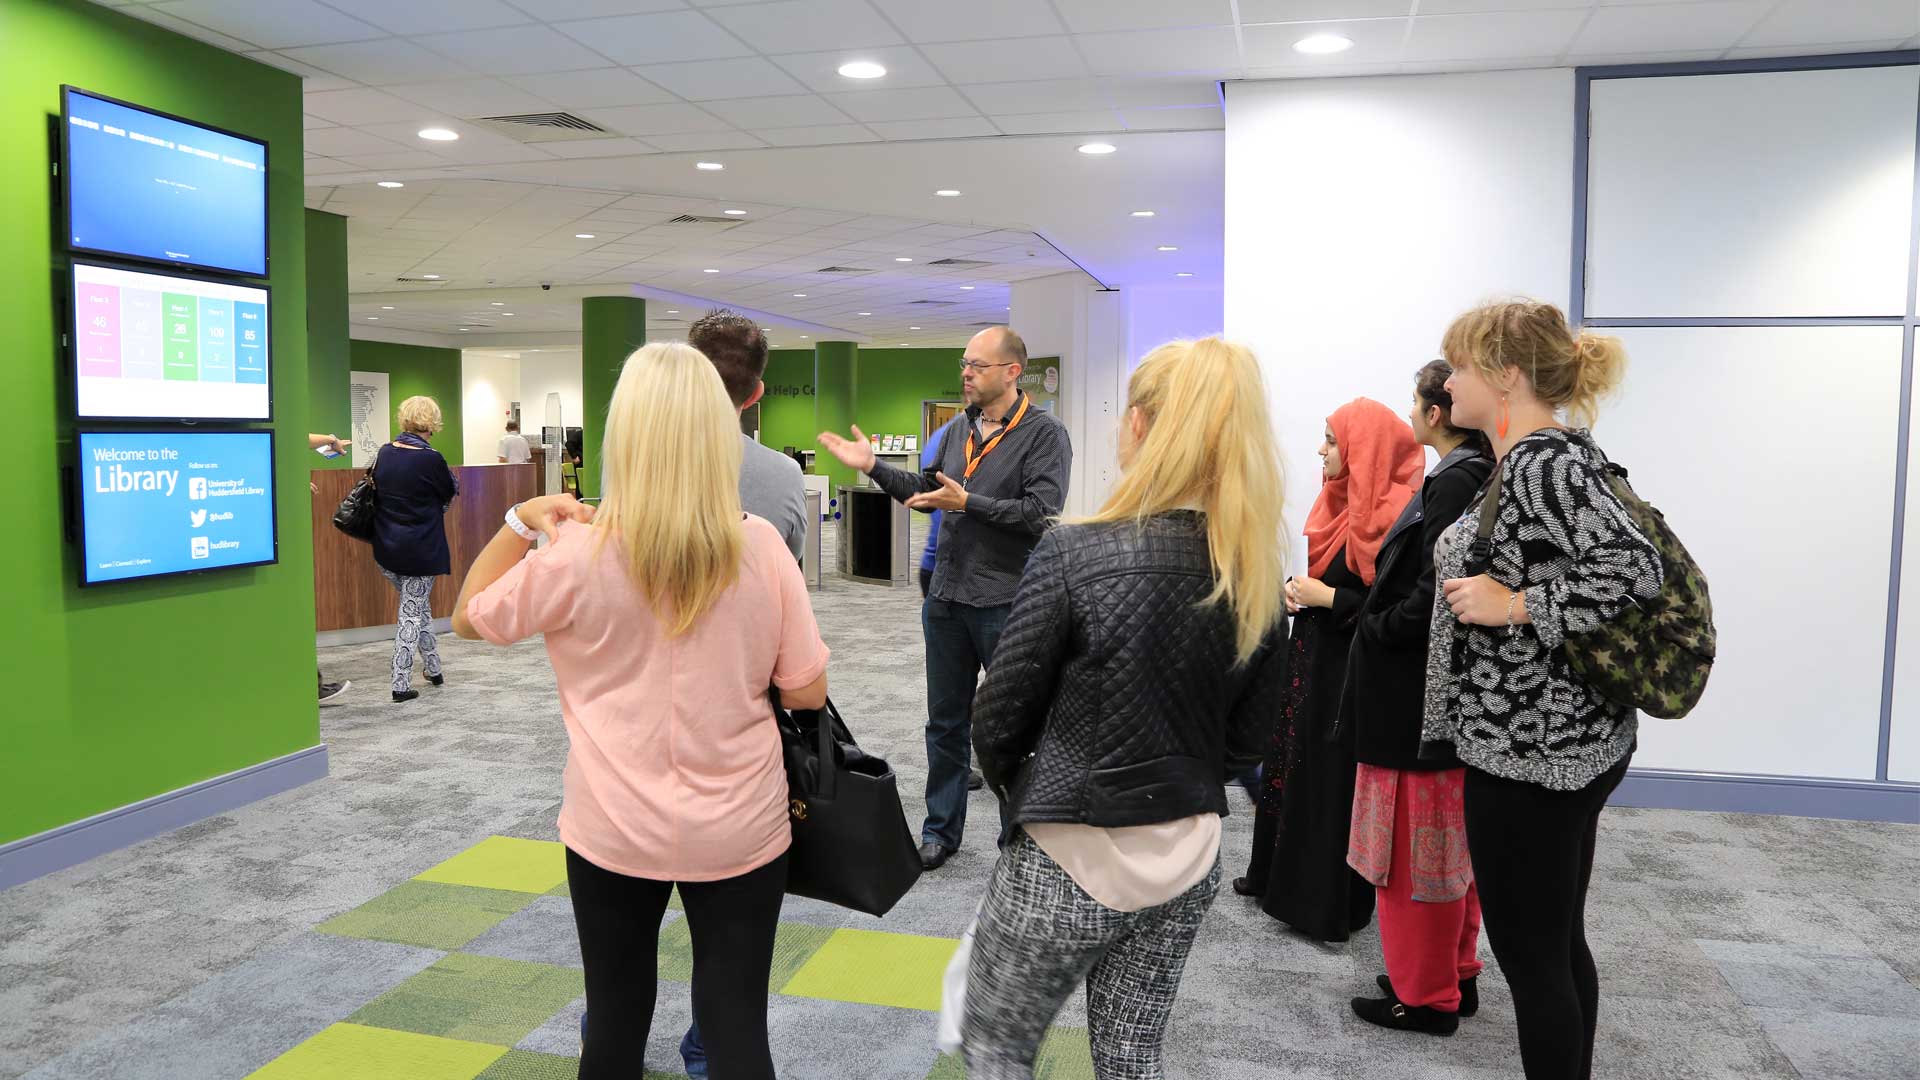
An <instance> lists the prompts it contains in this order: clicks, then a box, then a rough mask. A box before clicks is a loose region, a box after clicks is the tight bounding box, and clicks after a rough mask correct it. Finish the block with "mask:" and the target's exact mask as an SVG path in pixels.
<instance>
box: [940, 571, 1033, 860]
mask: <svg viewBox="0 0 1920 1080" xmlns="http://www.w3.org/2000/svg"><path fill="white" fill-rule="evenodd" d="M1010 607H1011V605H1003V606H1000V607H972V606H970V605H967V604H956V603H953V602H951V601H948V600H927V601H926V602H925V603H924V604H922V605H921V608H920V625H921V628H922V630H923V631H924V632H925V634H926V639H927V820H926V823H925V824H923V825H922V826H920V842H921V843H934V844H939V845H941V846H942V847H946V848H950V849H955V850H957V849H958V848H959V847H960V839H961V836H962V835H963V834H964V833H965V832H966V827H967V774H968V773H969V772H970V771H971V770H972V768H973V690H974V687H975V686H976V685H977V684H978V683H979V681H980V669H982V668H984V667H986V666H987V664H988V663H989V662H990V661H991V660H992V659H993V648H994V646H995V645H997V644H999V641H1000V631H1001V629H1002V628H1003V627H1005V626H1006V625H1007V611H1008V609H1009V608H1010Z"/></svg>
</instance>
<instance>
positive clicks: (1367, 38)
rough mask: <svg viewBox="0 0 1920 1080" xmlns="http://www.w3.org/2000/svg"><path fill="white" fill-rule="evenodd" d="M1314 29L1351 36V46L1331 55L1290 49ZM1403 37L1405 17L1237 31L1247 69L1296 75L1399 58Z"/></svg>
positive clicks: (1392, 60)
mask: <svg viewBox="0 0 1920 1080" xmlns="http://www.w3.org/2000/svg"><path fill="white" fill-rule="evenodd" d="M1318 33H1337V34H1341V35H1343V36H1345V37H1347V38H1349V39H1350V40H1352V42H1353V48H1351V49H1348V50H1347V51H1346V52H1343V53H1335V54H1334V55H1332V56H1309V55H1307V54H1305V53H1299V52H1295V51H1294V50H1293V43H1294V42H1296V41H1299V40H1300V39H1301V38H1304V37H1307V36H1308V35H1311V34H1318ZM1406 38H1407V20H1406V19H1361V20H1357V21H1354V22H1328V23H1306V24H1300V25H1272V26H1249V27H1247V28H1246V29H1245V30H1242V31H1241V39H1242V41H1243V42H1244V43H1245V47H1246V57H1247V67H1248V68H1249V69H1254V68H1263V69H1266V68H1284V69H1292V70H1290V71H1288V72H1287V73H1288V74H1297V75H1311V74H1314V73H1315V69H1319V68H1333V67H1339V66H1342V65H1346V64H1384V63H1392V62H1394V61H1397V60H1399V59H1400V52H1401V49H1402V47H1403V46H1404V45H1405V43H1406Z"/></svg>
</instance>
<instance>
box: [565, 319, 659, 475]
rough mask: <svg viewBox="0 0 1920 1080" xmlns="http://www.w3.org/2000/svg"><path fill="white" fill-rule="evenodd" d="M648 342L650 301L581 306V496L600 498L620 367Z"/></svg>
mask: <svg viewBox="0 0 1920 1080" xmlns="http://www.w3.org/2000/svg"><path fill="white" fill-rule="evenodd" d="M646 343H647V302H646V301H645V300H642V299H641V298H639V297H637V296H588V297H585V298H583V299H582V300H581V301H580V413H581V415H580V427H581V431H580V442H581V452H580V457H581V466H580V473H581V475H580V494H581V497H583V498H599V497H600V494H601V492H600V443H601V440H602V439H604V438H605V436H606V432H607V406H609V405H610V404H612V403H613V387H614V384H615V383H618V382H619V381H620V368H621V365H623V364H625V363H626V362H627V357H628V356H630V355H632V354H633V351H634V350H635V349H638V348H639V347H640V346H642V345H645V344H646Z"/></svg>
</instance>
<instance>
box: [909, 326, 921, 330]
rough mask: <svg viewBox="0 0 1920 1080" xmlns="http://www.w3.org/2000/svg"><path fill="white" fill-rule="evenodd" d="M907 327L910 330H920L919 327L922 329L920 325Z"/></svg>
mask: <svg viewBox="0 0 1920 1080" xmlns="http://www.w3.org/2000/svg"><path fill="white" fill-rule="evenodd" d="M907 329H909V330H918V329H920V328H919V327H917V326H909V327H907Z"/></svg>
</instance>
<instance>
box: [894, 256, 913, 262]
mask: <svg viewBox="0 0 1920 1080" xmlns="http://www.w3.org/2000/svg"><path fill="white" fill-rule="evenodd" d="M893 261H894V262H912V261H913V260H912V259H911V258H909V257H908V256H905V255H895V256H894V257H893Z"/></svg>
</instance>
